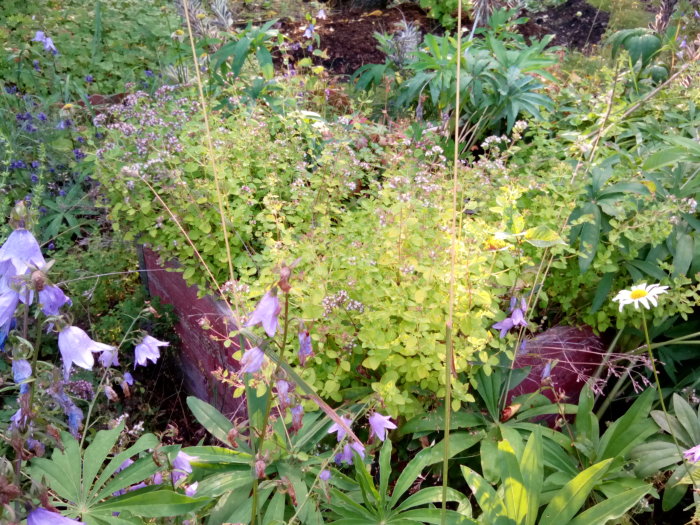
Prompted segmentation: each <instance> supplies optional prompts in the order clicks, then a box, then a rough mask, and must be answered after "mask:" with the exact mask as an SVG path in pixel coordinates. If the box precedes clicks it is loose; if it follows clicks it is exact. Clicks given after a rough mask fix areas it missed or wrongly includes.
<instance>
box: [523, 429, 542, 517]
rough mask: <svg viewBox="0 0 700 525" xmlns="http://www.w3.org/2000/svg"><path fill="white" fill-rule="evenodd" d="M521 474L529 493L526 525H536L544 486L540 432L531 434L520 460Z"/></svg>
mask: <svg viewBox="0 0 700 525" xmlns="http://www.w3.org/2000/svg"><path fill="white" fill-rule="evenodd" d="M520 473H521V474H522V478H523V485H524V486H525V489H526V491H527V513H526V515H525V524H526V525H535V521H536V520H537V514H538V511H539V508H540V493H541V492H542V486H543V484H544V466H543V464H542V436H541V434H540V432H539V431H537V432H533V433H532V434H530V437H529V438H528V440H527V444H526V445H525V451H524V452H523V455H522V457H521V458H520Z"/></svg>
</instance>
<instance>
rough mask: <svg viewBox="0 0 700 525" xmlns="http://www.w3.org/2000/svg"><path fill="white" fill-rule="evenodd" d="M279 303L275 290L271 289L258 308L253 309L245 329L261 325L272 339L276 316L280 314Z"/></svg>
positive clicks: (275, 330) (276, 321)
mask: <svg viewBox="0 0 700 525" xmlns="http://www.w3.org/2000/svg"><path fill="white" fill-rule="evenodd" d="M281 309H282V308H281V307H280V301H279V299H278V298H277V289H276V288H273V289H272V290H270V291H269V292H267V293H266V294H265V295H264V296H263V298H262V299H260V302H259V303H258V306H257V307H256V308H255V311H254V312H253V315H251V316H250V319H248V322H247V323H246V324H245V325H246V326H247V327H250V326H255V325H257V324H262V327H263V328H264V329H265V333H266V334H267V335H268V336H269V337H274V336H275V334H276V333H277V323H278V319H277V316H278V315H279V313H280V310H281Z"/></svg>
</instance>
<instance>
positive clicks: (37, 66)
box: [32, 60, 41, 71]
mask: <svg viewBox="0 0 700 525" xmlns="http://www.w3.org/2000/svg"><path fill="white" fill-rule="evenodd" d="M32 67H33V68H34V69H35V70H36V71H41V67H39V61H38V60H34V61H32Z"/></svg>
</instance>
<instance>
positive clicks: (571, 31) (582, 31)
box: [520, 0, 610, 50]
mask: <svg viewBox="0 0 700 525" xmlns="http://www.w3.org/2000/svg"><path fill="white" fill-rule="evenodd" d="M609 19H610V15H609V14H608V13H606V12H605V11H599V10H598V9H596V8H595V7H593V6H592V5H590V4H589V3H588V2H586V1H585V0H569V1H568V2H566V3H565V4H562V5H560V6H559V7H555V8H552V9H549V10H547V11H543V12H541V13H536V14H533V15H532V16H531V17H530V20H529V21H528V22H527V23H525V24H523V25H522V26H521V29H520V31H521V33H522V34H523V35H525V36H526V37H529V38H542V37H543V36H545V35H554V40H552V44H553V45H555V46H564V47H568V48H570V49H580V50H585V49H586V48H588V47H590V46H592V45H594V44H597V43H598V42H600V40H601V39H602V37H603V34H604V33H605V30H606V28H607V27H608V21H609Z"/></svg>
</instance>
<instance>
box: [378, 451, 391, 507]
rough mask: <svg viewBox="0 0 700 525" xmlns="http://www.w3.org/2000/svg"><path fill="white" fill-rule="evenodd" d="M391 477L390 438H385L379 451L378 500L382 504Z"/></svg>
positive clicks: (384, 500)
mask: <svg viewBox="0 0 700 525" xmlns="http://www.w3.org/2000/svg"><path fill="white" fill-rule="evenodd" d="M390 477H391V440H390V439H385V440H384V444H383V445H382V449H381V450H380V451H379V501H380V503H381V505H382V506H383V505H384V503H385V502H386V498H387V490H388V489H389V478H390Z"/></svg>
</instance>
